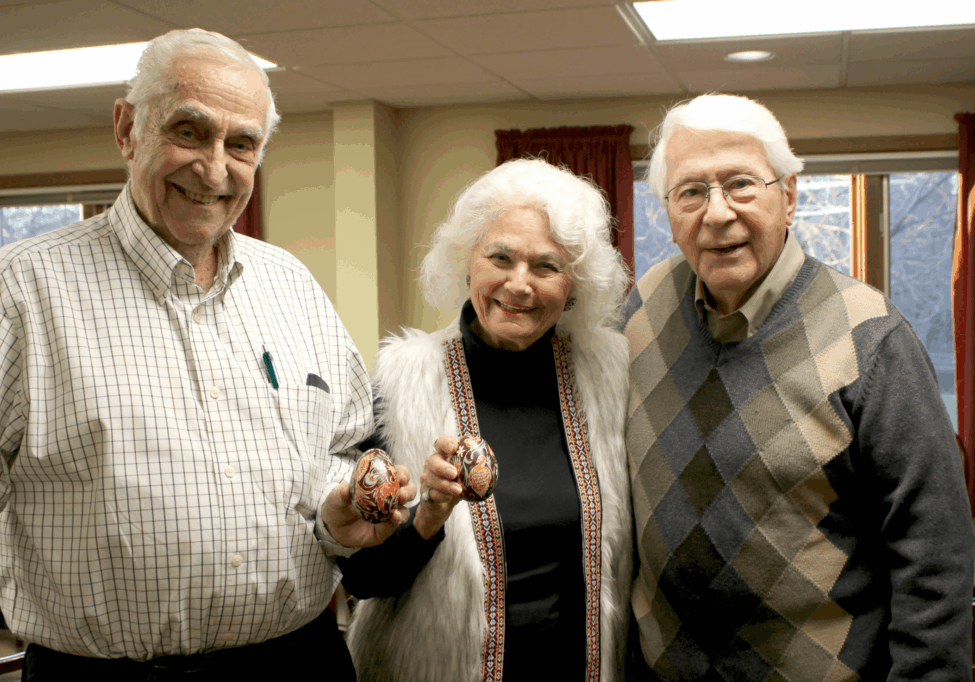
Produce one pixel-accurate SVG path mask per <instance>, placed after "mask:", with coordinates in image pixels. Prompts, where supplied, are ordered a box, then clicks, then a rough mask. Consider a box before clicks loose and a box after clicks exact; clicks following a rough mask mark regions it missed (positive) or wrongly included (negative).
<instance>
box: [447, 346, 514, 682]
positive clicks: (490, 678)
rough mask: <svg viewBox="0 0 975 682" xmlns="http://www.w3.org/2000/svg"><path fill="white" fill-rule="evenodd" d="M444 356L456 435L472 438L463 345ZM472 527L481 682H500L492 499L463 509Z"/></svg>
mask: <svg viewBox="0 0 975 682" xmlns="http://www.w3.org/2000/svg"><path fill="white" fill-rule="evenodd" d="M444 346H445V347H446V351H447V352H446V354H445V360H444V364H445V366H446V369H447V384H448V387H449V390H450V401H451V402H452V403H453V406H454V414H455V415H456V416H457V429H458V431H459V432H460V435H462V436H466V435H471V436H476V437H478V438H480V436H481V433H480V431H479V430H478V428H477V413H476V412H475V411H474V393H473V391H472V390H471V377H470V374H468V372H467V362H466V361H465V359H464V342H463V341H462V340H461V339H448V340H447V341H444ZM467 507H468V509H470V512H471V521H472V522H473V525H474V538H475V539H476V540H477V551H478V553H479V554H480V555H481V564H482V565H483V566H484V613H485V615H486V616H487V633H486V635H485V637H484V662H483V666H482V672H483V679H484V680H485V682H500V680H501V671H502V664H503V659H504V619H505V606H504V587H505V572H504V568H505V567H504V552H503V537H502V534H501V519H500V517H499V516H498V509H497V506H496V505H495V504H494V498H493V497H489V498H488V499H487V500H485V501H484V502H479V503H477V504H470V503H468V505H467Z"/></svg>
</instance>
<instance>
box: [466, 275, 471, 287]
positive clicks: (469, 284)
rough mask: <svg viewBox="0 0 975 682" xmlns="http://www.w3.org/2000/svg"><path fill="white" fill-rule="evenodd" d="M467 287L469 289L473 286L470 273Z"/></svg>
mask: <svg viewBox="0 0 975 682" xmlns="http://www.w3.org/2000/svg"><path fill="white" fill-rule="evenodd" d="M467 288H468V289H470V288H471V276H470V275H468V276H467Z"/></svg>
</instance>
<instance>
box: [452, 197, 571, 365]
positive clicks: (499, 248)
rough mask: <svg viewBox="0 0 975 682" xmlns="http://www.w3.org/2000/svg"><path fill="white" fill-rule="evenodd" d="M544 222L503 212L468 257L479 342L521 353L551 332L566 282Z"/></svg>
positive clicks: (562, 256) (525, 212) (563, 259)
mask: <svg viewBox="0 0 975 682" xmlns="http://www.w3.org/2000/svg"><path fill="white" fill-rule="evenodd" d="M567 262H568V258H567V256H566V253H565V250H564V249H563V248H562V247H561V246H559V245H558V244H556V243H555V242H554V241H553V240H552V236H551V232H550V230H549V225H548V217H547V216H546V215H545V214H544V213H541V212H539V211H537V210H535V209H531V208H516V209H512V210H510V211H508V212H506V213H505V214H504V215H503V216H502V217H501V218H500V219H499V220H497V221H496V222H495V223H494V224H493V225H492V226H491V227H490V229H489V230H488V231H487V233H486V234H485V235H484V237H483V238H482V239H481V241H480V242H478V244H477V246H475V247H474V250H473V251H472V252H471V257H470V261H469V272H470V276H471V302H472V303H473V304H474V310H475V312H477V325H478V326H479V333H480V335H481V337H482V338H483V339H484V340H485V341H486V342H487V343H488V344H490V345H492V346H494V347H495V348H504V349H506V350H524V349H526V348H528V347H529V346H530V345H532V344H533V343H535V341H537V340H538V339H540V338H541V337H542V335H543V334H545V332H547V331H548V330H549V329H551V328H552V327H553V326H554V325H555V323H556V322H558V320H559V317H561V315H562V310H563V308H565V302H566V300H567V299H568V298H569V293H570V292H571V291H572V279H571V278H570V277H569V276H568V275H567V274H566V273H565V269H566V265H567Z"/></svg>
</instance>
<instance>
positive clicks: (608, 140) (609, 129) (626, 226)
mask: <svg viewBox="0 0 975 682" xmlns="http://www.w3.org/2000/svg"><path fill="white" fill-rule="evenodd" d="M632 132H633V126H629V125H619V126H592V127H586V128H533V129H530V130H526V131H524V132H522V131H520V130H495V131H494V134H495V135H496V137H497V145H498V165H499V166H500V165H501V164H502V163H504V162H505V161H509V160H511V159H520V158H523V157H526V156H530V157H539V158H543V159H545V160H546V161H548V162H549V163H551V164H553V165H556V166H566V167H567V168H568V169H569V170H571V171H572V172H573V173H575V174H576V175H586V176H589V178H590V179H591V180H592V181H593V182H594V183H595V184H597V185H598V186H599V187H601V188H602V189H603V191H604V192H605V193H606V198H607V199H608V200H609V207H610V210H611V211H612V213H613V217H614V218H615V219H616V229H615V230H614V231H613V245H614V246H616V248H618V249H619V250H620V253H621V254H622V255H623V260H624V261H626V265H627V267H628V268H629V269H630V272H633V164H632V162H631V161H630V133H632Z"/></svg>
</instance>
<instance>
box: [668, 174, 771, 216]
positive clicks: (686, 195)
mask: <svg viewBox="0 0 975 682" xmlns="http://www.w3.org/2000/svg"><path fill="white" fill-rule="evenodd" d="M781 179H782V178H781V177H778V178H775V180H772V181H770V182H765V180H763V179H762V178H756V177H755V176H754V175H736V176H734V177H733V178H728V179H727V180H725V181H724V182H723V183H722V184H721V185H720V187H719V186H718V185H715V186H709V185H707V184H705V183H703V182H685V183H684V184H683V185H677V186H676V187H674V188H673V189H672V190H670V191H669V192H667V197H666V199H667V201H668V203H670V204H671V205H672V206H674V207H676V208H677V209H678V210H680V211H683V212H684V213H693V212H695V211H699V210H701V208H703V207H704V205H705V204H707V203H708V201H710V199H711V190H712V189H720V190H721V193H722V194H723V195H724V197H725V199H727V200H728V201H729V203H734V204H747V203H748V202H749V201H751V200H753V199H754V198H755V197H757V196H758V195H759V194H761V193H762V192H763V191H764V190H765V188H766V187H768V186H769V185H774V184H775V183H776V182H778V181H779V180H781Z"/></svg>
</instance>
